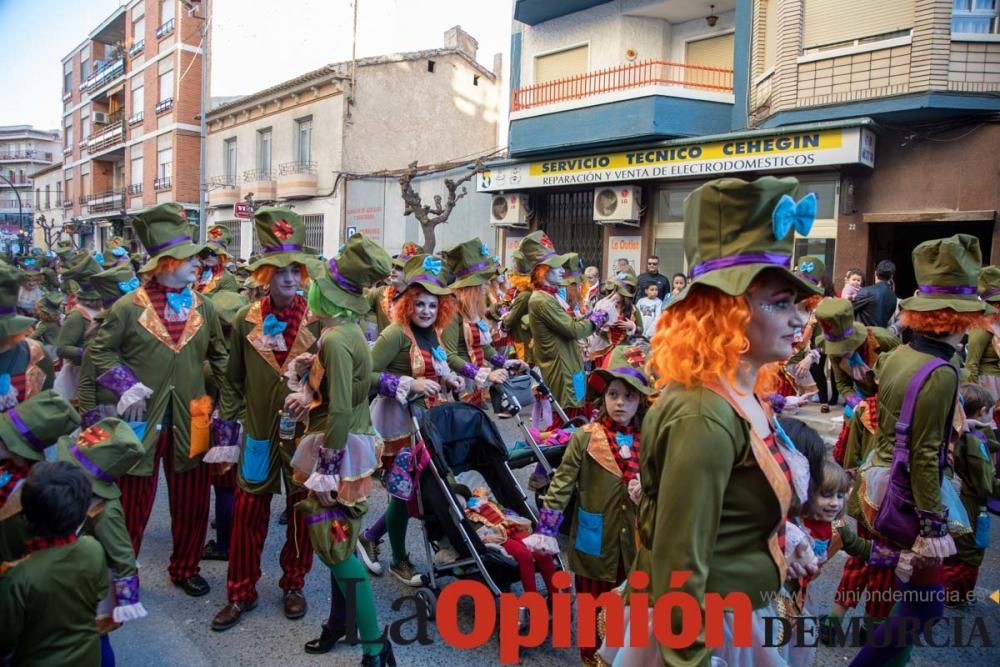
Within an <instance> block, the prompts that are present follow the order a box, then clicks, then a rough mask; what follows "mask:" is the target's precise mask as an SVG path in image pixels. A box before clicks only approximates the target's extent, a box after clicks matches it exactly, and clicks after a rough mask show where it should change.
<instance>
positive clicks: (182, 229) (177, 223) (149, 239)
mask: <svg viewBox="0 0 1000 667" xmlns="http://www.w3.org/2000/svg"><path fill="white" fill-rule="evenodd" d="M132 225H133V227H134V228H135V234H136V236H138V237H139V242H140V243H142V246H143V247H144V248H145V249H146V252H148V253H149V261H147V262H146V263H145V264H143V265H142V266H141V267H140V268H139V272H140V273H146V272H148V271H152V270H153V269H155V268H156V263H157V262H158V261H159V260H160V258H161V257H172V258H173V259H189V258H191V257H194V256H195V255H197V254H198V253H200V252H201V251H202V250H203V249H204V248H205V246H203V245H201V244H200V243H195V242H194V240H193V237H192V236H191V225H190V223H188V219H187V212H186V211H185V210H184V207H183V206H181V205H180V204H176V203H173V202H169V203H166V204H159V205H158V206H154V207H152V208H147V209H146V210H145V211H143V212H142V213H140V214H139V215H137V216H135V217H134V218H133V219H132Z"/></svg>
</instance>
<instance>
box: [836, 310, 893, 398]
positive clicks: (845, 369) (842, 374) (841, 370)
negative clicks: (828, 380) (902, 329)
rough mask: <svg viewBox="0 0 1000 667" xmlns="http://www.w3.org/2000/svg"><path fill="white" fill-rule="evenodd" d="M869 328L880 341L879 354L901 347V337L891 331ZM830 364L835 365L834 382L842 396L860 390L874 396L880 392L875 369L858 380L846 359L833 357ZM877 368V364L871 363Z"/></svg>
mask: <svg viewBox="0 0 1000 667" xmlns="http://www.w3.org/2000/svg"><path fill="white" fill-rule="evenodd" d="M868 330H869V331H870V332H872V334H874V336H875V340H876V341H877V342H878V354H879V356H881V355H884V354H885V353H886V352H890V351H892V350H894V349H896V348H897V347H899V339H898V338H896V337H895V336H894V335H893V333H892V332H891V331H889V330H888V329H883V328H881V327H868ZM830 365H831V366H832V367H833V382H834V384H835V385H836V386H837V391H838V392H839V393H840V395H841V396H850V395H851V394H853V393H855V392H860V393H861V394H863V395H865V396H874V395H875V394H876V393H877V392H878V382H876V380H875V372H874V370H872V371H869V372H868V373H867V375H866V378H865V380H863V381H860V382H859V381H857V380H855V379H854V378H853V377H852V376H851V373H850V366H849V365H848V363H847V360H846V359H831V360H830ZM870 366H871V368H872V369H874V368H875V364H870Z"/></svg>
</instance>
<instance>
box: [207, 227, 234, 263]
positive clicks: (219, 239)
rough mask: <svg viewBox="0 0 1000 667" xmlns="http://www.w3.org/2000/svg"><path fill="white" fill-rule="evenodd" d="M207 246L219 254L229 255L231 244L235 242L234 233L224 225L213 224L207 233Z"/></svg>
mask: <svg viewBox="0 0 1000 667" xmlns="http://www.w3.org/2000/svg"><path fill="white" fill-rule="evenodd" d="M206 236H207V237H208V241H207V242H206V244H205V245H206V246H208V249H209V250H211V251H212V252H214V253H215V254H217V255H226V256H228V255H229V246H230V245H231V244H232V242H233V233H232V232H230V231H229V228H228V227H225V226H223V225H212V226H211V227H209V228H208V232H207V234H206Z"/></svg>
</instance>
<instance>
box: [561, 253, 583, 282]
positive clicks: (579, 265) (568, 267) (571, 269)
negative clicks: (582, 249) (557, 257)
mask: <svg viewBox="0 0 1000 667" xmlns="http://www.w3.org/2000/svg"><path fill="white" fill-rule="evenodd" d="M565 257H566V263H565V264H563V269H564V270H565V273H563V280H562V284H563V285H579V284H580V283H582V282H583V260H582V259H580V255H579V254H578V253H575V252H568V253H566V255H565Z"/></svg>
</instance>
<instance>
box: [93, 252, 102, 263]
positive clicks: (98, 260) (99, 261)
mask: <svg viewBox="0 0 1000 667" xmlns="http://www.w3.org/2000/svg"><path fill="white" fill-rule="evenodd" d="M94 259H95V260H97V263H98V264H102V265H103V264H104V255H103V254H102V253H99V252H95V253H94Z"/></svg>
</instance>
